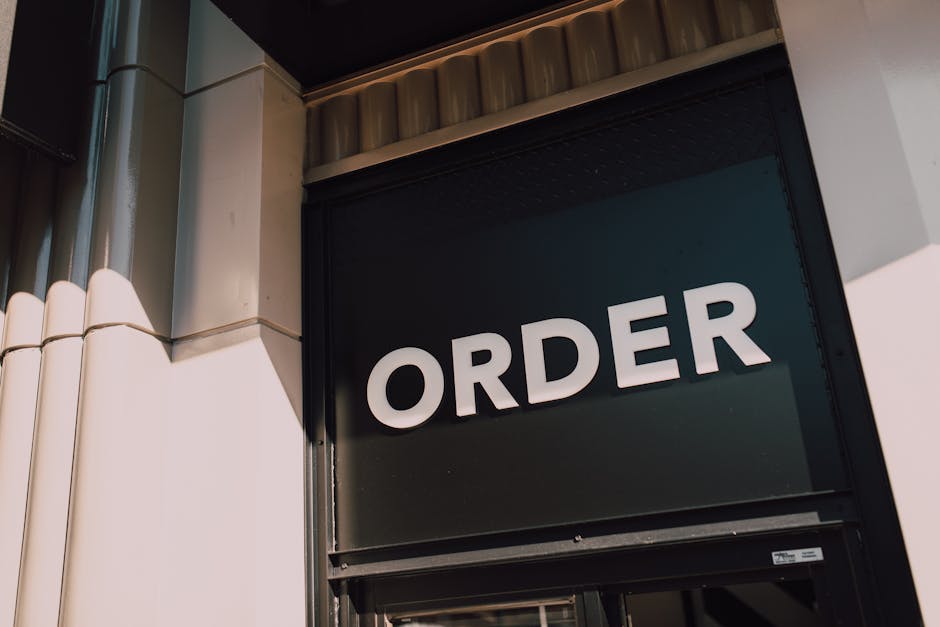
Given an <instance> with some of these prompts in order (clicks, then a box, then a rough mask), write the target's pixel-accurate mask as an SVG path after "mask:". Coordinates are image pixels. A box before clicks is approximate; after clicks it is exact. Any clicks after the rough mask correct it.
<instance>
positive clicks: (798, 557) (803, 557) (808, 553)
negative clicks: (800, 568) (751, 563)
mask: <svg viewBox="0 0 940 627" xmlns="http://www.w3.org/2000/svg"><path fill="white" fill-rule="evenodd" d="M770 556H771V557H772V558H773V560H774V566H783V565H784V564H801V563H803V562H821V561H822V559H823V552H822V547H818V546H814V547H813V548H811V549H792V550H790V551H774V552H773V553H771V554H770Z"/></svg>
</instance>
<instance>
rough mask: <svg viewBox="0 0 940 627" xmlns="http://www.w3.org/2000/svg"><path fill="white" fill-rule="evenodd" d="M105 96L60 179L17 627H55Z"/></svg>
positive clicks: (97, 97)
mask: <svg viewBox="0 0 940 627" xmlns="http://www.w3.org/2000/svg"><path fill="white" fill-rule="evenodd" d="M105 94H106V89H105V87H104V85H95V86H93V87H92V88H91V89H90V91H89V103H88V107H87V112H86V118H85V123H84V132H83V135H82V140H81V144H80V145H82V146H84V147H85V151H84V152H82V153H80V155H79V158H78V160H77V161H76V162H75V163H73V164H70V165H67V166H63V167H62V168H61V169H60V175H59V189H58V198H57V203H56V208H55V211H54V214H53V235H52V250H51V261H50V269H49V284H50V285H49V289H48V292H47V295H46V306H45V318H44V323H43V332H42V339H43V341H44V342H45V343H44V345H43V348H42V365H41V370H40V378H39V393H38V400H37V408H36V425H35V432H34V435H33V452H32V458H31V463H30V479H29V498H28V501H27V503H28V509H27V516H26V530H25V533H24V540H23V555H22V561H21V564H20V583H19V589H18V596H17V609H16V625H17V626H18V627H56V625H57V624H58V610H59V599H60V593H61V588H62V572H63V561H64V555H65V541H66V530H67V525H68V503H69V491H70V485H71V477H72V453H73V444H74V437H75V419H76V414H77V410H78V389H79V378H80V374H81V358H82V344H83V340H82V337H81V334H82V333H83V331H84V326H83V322H84V311H85V290H84V287H85V284H86V279H87V276H88V259H89V249H90V244H91V241H90V240H91V224H92V217H93V210H94V192H95V181H96V178H97V173H98V157H99V152H100V148H101V141H102V136H103V132H104V128H103V126H104V112H105ZM47 340H49V341H47Z"/></svg>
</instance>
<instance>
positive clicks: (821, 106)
mask: <svg viewBox="0 0 940 627" xmlns="http://www.w3.org/2000/svg"><path fill="white" fill-rule="evenodd" d="M777 12H778V15H779V17H780V22H781V26H782V28H783V32H784V34H785V35H786V39H787V48H788V53H789V58H790V64H791V68H792V71H793V78H794V81H795V83H796V88H797V93H798V94H799V99H800V110H801V113H802V116H803V120H804V123H805V126H806V133H807V137H808V139H809V144H810V148H811V150H812V153H813V163H814V169H815V172H816V176H817V180H818V181H819V188H820V191H821V193H822V199H823V205H824V207H825V212H826V219H827V222H828V226H829V230H830V233H831V235H832V242H833V247H834V250H835V256H836V260H837V262H838V265H839V269H840V272H841V274H842V278H843V281H844V283H845V291H846V300H847V303H848V309H849V314H850V316H851V318H852V326H853V328H854V332H855V338H856V342H857V344H858V347H859V353H860V355H861V358H862V367H863V371H864V374H865V382H866V387H867V389H868V393H869V396H870V398H871V401H872V407H873V409H874V414H875V422H876V424H877V426H878V434H879V438H880V440H881V444H882V451H883V453H884V457H885V463H886V465H887V469H888V475H889V477H890V479H891V490H892V493H893V495H894V501H895V505H896V507H897V511H898V517H899V519H900V523H901V529H902V532H903V534H904V543H905V546H906V548H907V556H908V559H909V561H910V565H911V572H912V574H913V577H914V583H915V585H916V587H917V593H918V597H919V601H920V607H921V612H922V615H923V619H924V624H927V625H935V624H940V594H938V590H940V562H937V560H936V559H934V556H935V555H936V554H937V552H938V549H940V546H938V543H937V536H936V529H937V528H938V527H940V504H938V502H937V500H936V499H925V498H924V490H925V489H926V488H927V487H928V486H932V484H934V483H936V481H937V478H938V477H940V459H938V457H937V455H936V454H935V453H934V452H933V451H932V450H931V446H930V444H931V443H933V442H935V441H936V440H937V439H938V438H940V432H938V424H940V423H938V422H937V421H936V420H934V416H936V415H937V412H938V411H940V410H938V409H937V408H938V396H937V386H936V381H937V378H938V372H937V363H938V362H937V359H936V355H937V354H938V353H940V337H938V335H937V329H938V326H937V324H936V320H937V319H938V316H940V303H938V302H937V294H938V293H940V292H938V287H937V286H938V285H940V283H938V281H940V278H938V277H940V253H938V250H937V243H938V242H940V209H938V208H940V176H938V167H940V166H938V164H940V142H938V141H936V138H937V137H938V136H940V115H938V112H940V88H938V85H940V82H938V77H940V38H938V37H937V36H936V34H937V27H936V25H937V24H938V23H940V3H937V2H936V1H935V0H901V1H897V0H864V1H855V0H834V1H832V2H823V3H816V2H809V1H807V0H777Z"/></svg>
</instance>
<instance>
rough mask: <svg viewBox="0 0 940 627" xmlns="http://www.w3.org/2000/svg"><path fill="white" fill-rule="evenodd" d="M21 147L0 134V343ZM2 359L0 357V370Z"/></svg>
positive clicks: (1, 340) (19, 176)
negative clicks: (0, 136)
mask: <svg viewBox="0 0 940 627" xmlns="http://www.w3.org/2000/svg"><path fill="white" fill-rule="evenodd" d="M24 154H25V153H24V151H23V150H22V149H21V148H19V147H18V146H15V145H14V144H11V143H10V142H8V141H6V140H4V139H2V138H0V346H3V321H4V320H5V319H6V311H7V296H8V292H7V286H8V285H9V282H10V266H11V264H12V263H13V233H14V231H15V230H16V215H17V211H16V208H17V204H18V202H19V196H20V179H21V176H22V171H23V158H24ZM2 368H3V362H2V361H0V372H2V371H3V370H2Z"/></svg>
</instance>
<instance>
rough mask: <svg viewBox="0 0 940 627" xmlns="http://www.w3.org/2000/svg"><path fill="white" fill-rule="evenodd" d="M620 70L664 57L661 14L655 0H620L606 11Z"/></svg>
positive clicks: (630, 68) (632, 68)
mask: <svg viewBox="0 0 940 627" xmlns="http://www.w3.org/2000/svg"><path fill="white" fill-rule="evenodd" d="M610 17H611V20H612V22H613V27H614V39H615V40H616V42H617V59H618V61H619V64H620V71H621V72H630V71H632V70H636V69H638V68H641V67H644V66H647V65H652V64H653V63H658V62H659V61H662V60H663V59H665V58H666V42H665V40H664V39H663V26H662V18H661V17H660V15H659V2H658V1H657V0H623V1H622V2H620V3H619V4H617V5H615V6H614V8H613V9H611V11H610Z"/></svg>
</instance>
